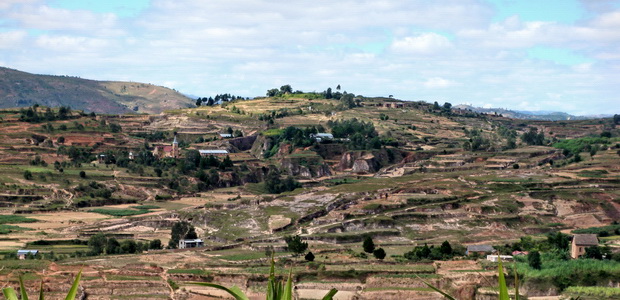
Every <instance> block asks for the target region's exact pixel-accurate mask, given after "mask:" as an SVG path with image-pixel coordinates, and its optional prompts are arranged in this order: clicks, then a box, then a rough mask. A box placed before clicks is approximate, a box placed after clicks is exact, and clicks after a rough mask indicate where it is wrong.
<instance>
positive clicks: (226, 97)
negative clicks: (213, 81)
mask: <svg viewBox="0 0 620 300" xmlns="http://www.w3.org/2000/svg"><path fill="white" fill-rule="evenodd" d="M244 99H246V98H244V97H241V96H235V95H231V94H229V93H226V94H217V95H215V97H202V98H198V99H196V106H201V105H204V106H213V105H215V104H218V103H223V102H230V101H234V100H244Z"/></svg>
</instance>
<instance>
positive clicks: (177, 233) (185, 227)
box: [168, 221, 195, 248]
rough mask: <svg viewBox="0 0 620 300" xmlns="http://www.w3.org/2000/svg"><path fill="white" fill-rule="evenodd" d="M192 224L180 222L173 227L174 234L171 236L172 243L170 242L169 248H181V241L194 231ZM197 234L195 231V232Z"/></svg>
mask: <svg viewBox="0 0 620 300" xmlns="http://www.w3.org/2000/svg"><path fill="white" fill-rule="evenodd" d="M193 228H194V226H192V225H191V224H190V223H188V222H186V221H179V222H176V223H174V225H172V232H171V235H170V241H169V242H168V248H176V247H178V246H179V240H181V239H184V238H185V236H186V235H187V234H188V233H189V232H190V229H193ZM194 234H195V231H194Z"/></svg>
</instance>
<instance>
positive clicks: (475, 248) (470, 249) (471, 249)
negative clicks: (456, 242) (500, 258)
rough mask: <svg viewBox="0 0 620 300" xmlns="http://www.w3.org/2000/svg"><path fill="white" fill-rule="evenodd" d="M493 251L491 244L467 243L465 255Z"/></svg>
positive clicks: (483, 253)
mask: <svg viewBox="0 0 620 300" xmlns="http://www.w3.org/2000/svg"><path fill="white" fill-rule="evenodd" d="M493 252H495V248H493V246H491V245H468V246H467V251H466V252H465V255H473V254H474V253H478V254H479V255H485V254H487V253H493Z"/></svg>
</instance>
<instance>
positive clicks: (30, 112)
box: [19, 104, 71, 123]
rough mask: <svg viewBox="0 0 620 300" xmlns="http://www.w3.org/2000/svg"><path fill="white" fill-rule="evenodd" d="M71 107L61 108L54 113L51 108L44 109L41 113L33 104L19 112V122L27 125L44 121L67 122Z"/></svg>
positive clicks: (37, 106) (36, 105)
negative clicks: (27, 123)
mask: <svg viewBox="0 0 620 300" xmlns="http://www.w3.org/2000/svg"><path fill="white" fill-rule="evenodd" d="M70 114H71V107H68V106H61V107H59V108H58V111H56V112H54V111H52V109H51V108H49V107H46V108H45V111H44V112H43V113H41V112H39V105H38V104H35V105H33V106H32V107H28V108H27V109H24V108H22V109H20V110H19V120H20V121H23V122H29V123H39V122H45V121H56V120H67V119H69V118H70V117H71V116H70Z"/></svg>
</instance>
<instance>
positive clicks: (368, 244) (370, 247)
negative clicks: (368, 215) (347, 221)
mask: <svg viewBox="0 0 620 300" xmlns="http://www.w3.org/2000/svg"><path fill="white" fill-rule="evenodd" d="M362 247H363V248H364V252H366V253H373V252H374V251H375V243H374V242H373V240H372V237H371V236H367V237H366V238H365V239H364V243H363V244H362Z"/></svg>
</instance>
